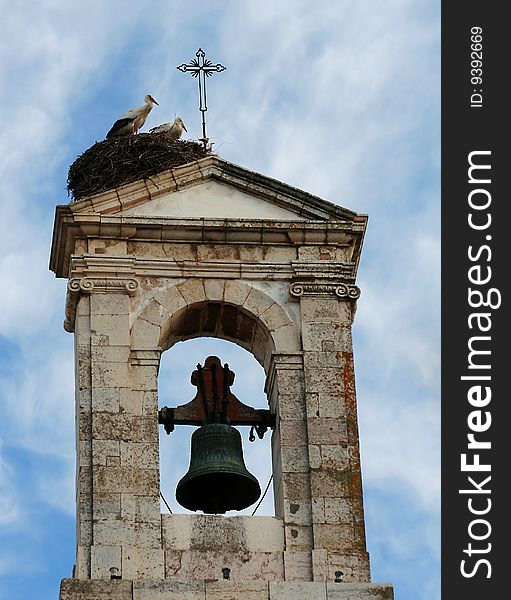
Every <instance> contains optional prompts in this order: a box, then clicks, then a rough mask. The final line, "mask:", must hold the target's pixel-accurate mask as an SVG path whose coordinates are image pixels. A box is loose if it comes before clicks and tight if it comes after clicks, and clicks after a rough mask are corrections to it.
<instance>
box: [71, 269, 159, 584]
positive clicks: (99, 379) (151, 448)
mask: <svg viewBox="0 0 511 600" xmlns="http://www.w3.org/2000/svg"><path fill="white" fill-rule="evenodd" d="M137 287H138V283H137V281H136V280H134V279H114V278H111V279H93V278H83V279H80V280H78V279H72V280H70V282H69V290H70V293H71V294H75V295H78V297H79V300H78V305H77V318H76V322H75V343H76V356H77V360H76V366H77V378H76V381H77V419H78V424H79V427H78V429H77V431H78V440H77V445H78V457H79V460H78V491H77V494H78V502H77V505H78V509H77V510H78V519H77V520H78V550H77V568H76V576H77V577H79V578H89V577H90V578H91V579H107V578H109V577H110V571H109V570H110V568H111V567H116V568H117V569H119V572H120V573H121V574H122V576H123V577H125V578H129V579H140V578H143V577H163V551H162V548H161V527H160V508H159V455H158V423H157V398H156V395H157V372H158V363H159V351H157V350H155V351H154V352H152V353H150V352H149V353H148V352H147V351H146V352H145V353H137V352H136V351H133V350H132V349H131V345H130V295H132V294H134V293H135V292H136V290H137ZM149 354H150V355H149Z"/></svg>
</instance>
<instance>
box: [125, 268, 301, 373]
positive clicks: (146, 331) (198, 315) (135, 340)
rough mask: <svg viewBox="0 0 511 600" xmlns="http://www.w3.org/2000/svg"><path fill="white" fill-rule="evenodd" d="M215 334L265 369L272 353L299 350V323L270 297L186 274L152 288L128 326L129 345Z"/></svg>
mask: <svg viewBox="0 0 511 600" xmlns="http://www.w3.org/2000/svg"><path fill="white" fill-rule="evenodd" d="M195 337H218V338H222V339H226V340H228V341H231V342H234V343H236V344H238V345H240V346H241V347H243V348H245V349H246V350H248V351H249V352H251V353H252V354H253V355H254V357H255V358H256V360H257V361H258V362H259V363H260V364H261V365H262V366H263V368H264V369H265V371H266V372H267V373H268V369H269V364H270V360H271V356H272V353H274V352H277V353H293V352H299V351H300V350H301V339H300V332H299V327H298V326H297V325H296V324H295V323H294V321H293V320H292V319H291V317H290V316H289V314H288V313H287V312H286V310H285V308H284V307H283V306H282V305H281V304H280V303H279V302H278V301H276V300H275V299H274V298H273V297H272V296H270V295H269V294H267V293H265V292H263V291H262V290H260V289H258V288H257V287H255V286H254V285H251V284H250V283H247V282H242V281H239V280H237V281H234V280H225V279H206V278H205V279H199V278H197V279H189V280H186V281H184V282H181V283H178V284H177V285H175V286H172V287H169V288H166V289H165V290H162V291H160V292H158V293H157V294H156V295H154V296H153V297H152V298H150V299H149V300H148V302H147V303H146V304H145V306H144V308H143V310H142V311H141V312H140V314H139V315H138V317H137V318H136V319H135V321H134V323H133V325H132V328H131V347H132V348H133V349H134V350H160V351H164V350H167V349H168V348H170V347H171V346H173V345H174V344H175V343H176V342H177V341H181V340H186V339H191V338H195Z"/></svg>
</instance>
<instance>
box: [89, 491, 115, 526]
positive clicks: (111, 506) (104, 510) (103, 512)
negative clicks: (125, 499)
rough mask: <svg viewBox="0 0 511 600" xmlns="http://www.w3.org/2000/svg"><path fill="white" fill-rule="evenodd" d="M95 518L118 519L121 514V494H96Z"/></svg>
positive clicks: (98, 519)
mask: <svg viewBox="0 0 511 600" xmlns="http://www.w3.org/2000/svg"><path fill="white" fill-rule="evenodd" d="M92 508H93V511H94V520H96V521H101V520H105V519H117V518H120V516H121V495H120V494H119V493H113V494H109V493H99V492H98V493H96V494H94V506H93V507H92Z"/></svg>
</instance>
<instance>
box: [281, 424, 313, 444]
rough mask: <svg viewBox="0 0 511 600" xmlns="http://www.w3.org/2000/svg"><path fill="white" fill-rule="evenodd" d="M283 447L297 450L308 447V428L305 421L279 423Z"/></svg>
mask: <svg viewBox="0 0 511 600" xmlns="http://www.w3.org/2000/svg"><path fill="white" fill-rule="evenodd" d="M278 427H279V433H280V444H281V447H288V448H297V447H300V446H304V447H306V445H307V427H306V423H305V421H298V420H293V421H284V420H281V421H280V423H279V426H278Z"/></svg>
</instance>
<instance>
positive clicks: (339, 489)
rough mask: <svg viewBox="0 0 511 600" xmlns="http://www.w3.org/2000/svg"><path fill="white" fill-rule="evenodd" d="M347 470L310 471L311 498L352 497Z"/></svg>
mask: <svg viewBox="0 0 511 600" xmlns="http://www.w3.org/2000/svg"><path fill="white" fill-rule="evenodd" d="M350 475H351V474H350V472H349V471H341V470H329V471H323V470H322V471H312V472H311V474H310V481H311V490H312V497H313V498H320V497H324V498H325V497H327V498H352V497H353V494H352V489H351V477H350Z"/></svg>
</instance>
